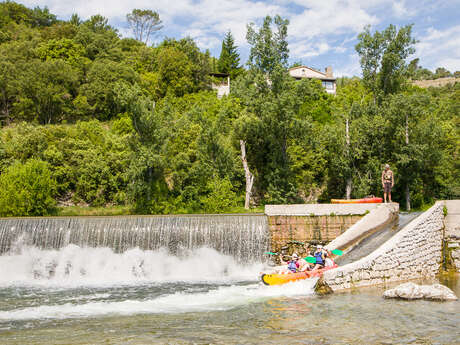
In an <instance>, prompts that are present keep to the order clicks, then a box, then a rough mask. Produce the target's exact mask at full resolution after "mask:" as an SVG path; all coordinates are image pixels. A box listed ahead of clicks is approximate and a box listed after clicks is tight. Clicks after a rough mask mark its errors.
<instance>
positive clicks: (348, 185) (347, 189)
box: [345, 177, 352, 200]
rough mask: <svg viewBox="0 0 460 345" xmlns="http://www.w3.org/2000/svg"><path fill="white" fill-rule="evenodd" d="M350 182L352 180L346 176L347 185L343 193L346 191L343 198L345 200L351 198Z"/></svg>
mask: <svg viewBox="0 0 460 345" xmlns="http://www.w3.org/2000/svg"><path fill="white" fill-rule="evenodd" d="M351 182H352V179H351V177H349V178H347V186H346V187H345V193H346V195H345V198H346V199H347V200H350V198H351V189H352V187H351Z"/></svg>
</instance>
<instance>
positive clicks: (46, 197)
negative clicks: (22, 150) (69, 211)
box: [0, 159, 56, 216]
mask: <svg viewBox="0 0 460 345" xmlns="http://www.w3.org/2000/svg"><path fill="white" fill-rule="evenodd" d="M55 191H56V182H55V181H54V180H53V179H52V178H51V172H50V170H49V169H48V165H47V163H45V162H43V161H40V160H34V159H32V160H29V161H27V162H26V163H25V164H21V163H20V162H16V163H14V164H13V165H11V166H10V167H8V168H7V169H6V171H5V172H4V173H3V174H1V175H0V216H45V215H49V214H52V213H54V212H55V210H56V202H55V200H54V198H53V197H54V194H55Z"/></svg>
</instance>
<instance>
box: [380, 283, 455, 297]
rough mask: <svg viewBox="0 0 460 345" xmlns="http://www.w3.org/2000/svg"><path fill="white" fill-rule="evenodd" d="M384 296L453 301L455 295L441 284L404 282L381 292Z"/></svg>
mask: <svg viewBox="0 0 460 345" xmlns="http://www.w3.org/2000/svg"><path fill="white" fill-rule="evenodd" d="M383 297H384V298H402V299H421V298H424V299H427V300H433V301H455V300H457V296H455V294H454V293H453V291H452V290H451V289H449V288H448V287H446V286H444V285H441V284H434V285H417V284H414V283H404V284H401V285H398V286H397V287H395V288H393V289H389V290H386V291H385V292H384V293H383Z"/></svg>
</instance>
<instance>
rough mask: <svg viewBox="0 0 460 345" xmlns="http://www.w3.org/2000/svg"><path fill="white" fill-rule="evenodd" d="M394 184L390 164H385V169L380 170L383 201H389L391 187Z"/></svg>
mask: <svg viewBox="0 0 460 345" xmlns="http://www.w3.org/2000/svg"><path fill="white" fill-rule="evenodd" d="M394 184H395V181H394V176H393V171H391V170H390V166H389V165H388V164H385V169H384V170H383V171H382V187H383V200H384V202H387V197H388V202H391V188H393V186H394Z"/></svg>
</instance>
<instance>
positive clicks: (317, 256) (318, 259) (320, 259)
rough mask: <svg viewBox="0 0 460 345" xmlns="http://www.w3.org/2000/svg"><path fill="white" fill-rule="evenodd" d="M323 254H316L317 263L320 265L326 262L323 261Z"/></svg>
mask: <svg viewBox="0 0 460 345" xmlns="http://www.w3.org/2000/svg"><path fill="white" fill-rule="evenodd" d="M322 255H323V252H319V253H315V258H316V263H317V264H320V265H324V260H323V256H322Z"/></svg>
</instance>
